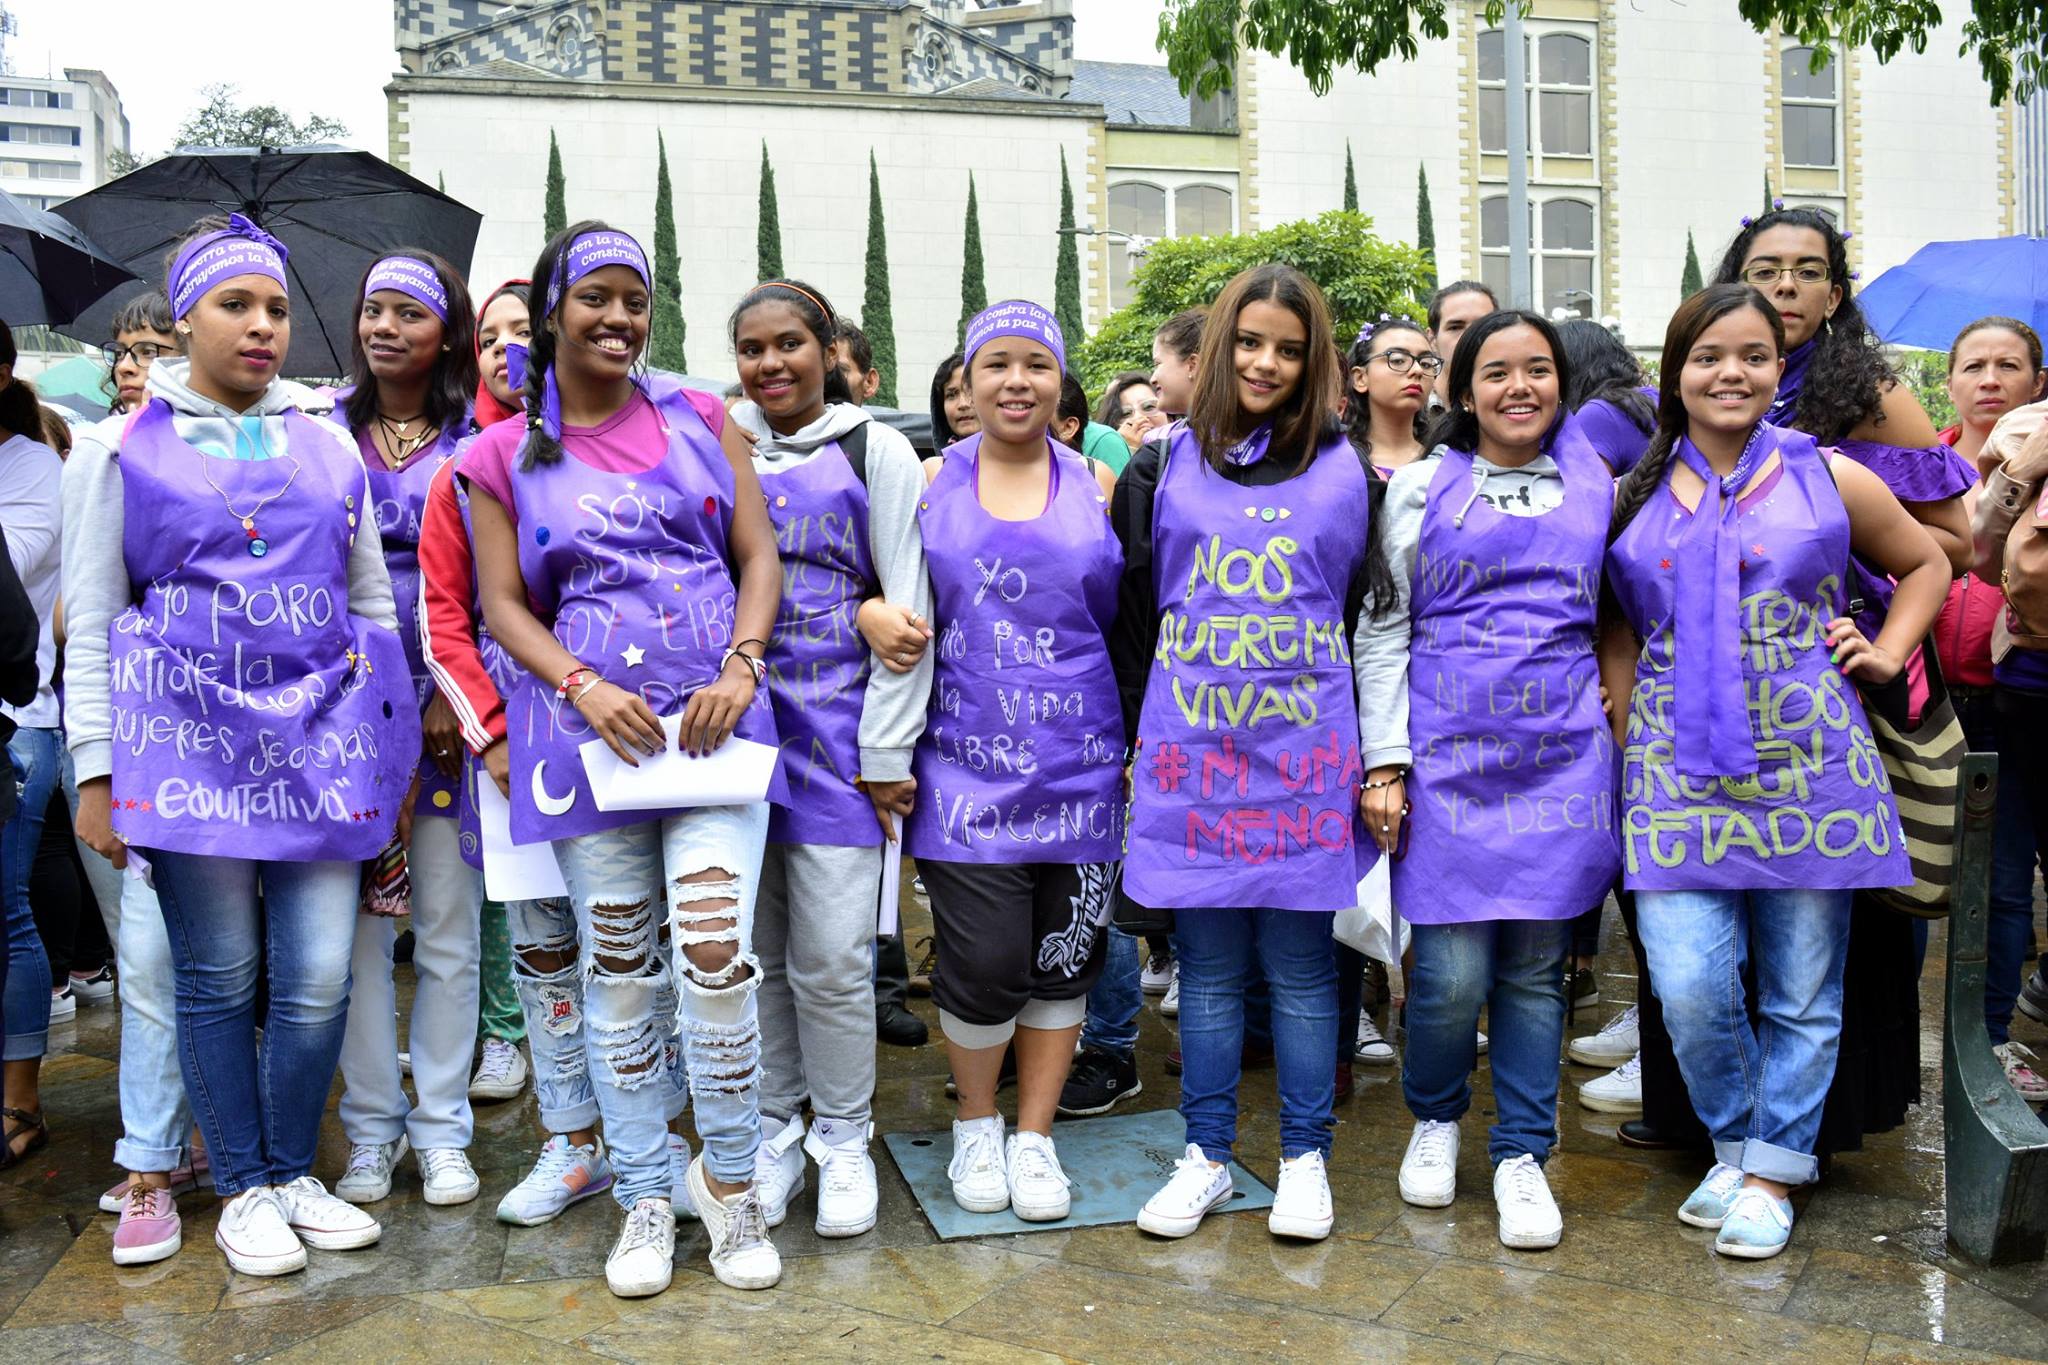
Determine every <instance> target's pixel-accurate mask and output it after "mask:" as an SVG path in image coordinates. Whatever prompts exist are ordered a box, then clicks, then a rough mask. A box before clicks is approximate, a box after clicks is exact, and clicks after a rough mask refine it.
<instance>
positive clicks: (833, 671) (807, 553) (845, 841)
mask: <svg viewBox="0 0 2048 1365" xmlns="http://www.w3.org/2000/svg"><path fill="white" fill-rule="evenodd" d="M754 473H755V474H756V476H758V477H759V478H760V480H761V494H762V496H763V497H765V498H766V499H767V500H768V517H769V519H770V520H771V521H773V522H774V523H775V539H776V543H777V546H778V547H779V548H780V550H781V552H782V607H781V609H780V611H779V612H778V613H777V614H776V617H775V643H774V646H773V648H771V649H770V650H769V651H768V696H769V700H770V701H771V702H772V703H773V704H774V707H775V733H776V734H777V735H778V736H779V737H780V738H781V740H782V770H783V773H784V774H785V775H786V776H787V777H788V779H789V794H790V804H789V805H787V806H777V807H776V808H775V809H774V810H773V811H772V812H771V813H770V815H769V817H768V837H769V838H770V839H771V840H774V841H775V842H777V843H796V844H834V845H838V846H840V847H852V848H875V847H878V846H879V845H880V844H881V842H882V826H881V822H880V821H878V820H876V818H875V807H874V803H873V802H871V801H869V800H868V797H867V793H866V792H864V791H862V790H861V789H860V788H858V787H856V786H854V785H853V782H854V779H855V778H857V777H859V776H860V717H861V709H862V705H863V703H865V701H866V700H867V686H868V647H867V642H866V641H865V640H863V639H862V638H861V634H860V630H859V627H858V625H857V623H856V619H855V618H856V617H857V616H858V615H859V613H860V604H861V603H862V602H863V601H865V600H866V599H867V598H868V597H870V596H872V595H873V594H874V593H875V592H876V591H877V588H876V587H875V570H874V562H873V555H872V553H871V551H870V549H869V546H868V490H867V487H866V485H864V484H862V483H861V481H860V479H859V477H858V476H856V475H855V474H854V472H853V466H852V465H851V464H849V463H847V459H846V456H845V455H844V454H842V453H841V452H840V449H839V447H838V445H837V444H833V445H829V446H827V447H826V448H824V449H823V450H820V451H818V452H816V453H815V454H813V455H812V456H811V458H809V459H808V460H805V461H803V462H802V463H801V464H796V465H788V466H783V467H781V468H777V467H775V466H772V465H769V464H767V463H766V462H764V461H761V460H758V459H757V460H755V461H754Z"/></svg>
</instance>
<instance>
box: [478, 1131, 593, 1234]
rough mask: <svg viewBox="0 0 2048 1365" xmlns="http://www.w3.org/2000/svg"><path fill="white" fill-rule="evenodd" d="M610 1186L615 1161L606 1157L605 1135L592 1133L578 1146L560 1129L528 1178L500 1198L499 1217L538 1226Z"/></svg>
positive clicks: (522, 1224) (504, 1220) (542, 1150)
mask: <svg viewBox="0 0 2048 1365" xmlns="http://www.w3.org/2000/svg"><path fill="white" fill-rule="evenodd" d="M611 1187H612V1163H611V1162H610V1161H609V1160H608V1159H607V1158H606V1157H605V1154H604V1139H603V1138H601V1137H595V1136H593V1137H592V1138H591V1140H590V1145H589V1146H587V1147H576V1146H572V1145H571V1144H570V1142H569V1139H568V1138H566V1137H564V1136H562V1135H561V1134H559V1133H558V1134H556V1135H555V1136H554V1137H551V1138H549V1139H548V1140H547V1143H546V1145H545V1146H543V1147H542V1148H541V1149H540V1160H538V1161H536V1162H534V1163H533V1169H532V1170H530V1171H528V1172H527V1173H526V1178H525V1179H524V1180H522V1181H520V1182H519V1183H518V1184H517V1185H514V1186H513V1187H512V1188H511V1189H509V1190H507V1191H506V1192H505V1197H504V1198H503V1199H500V1200H499V1201H498V1221H499V1222H501V1223H510V1224H512V1226H514V1227H519V1228H535V1227H539V1226H540V1225H541V1224H542V1223H545V1222H548V1221H549V1220H550V1219H553V1218H556V1217H558V1216H559V1215H560V1214H561V1212H562V1210H564V1209H566V1208H568V1207H569V1206H570V1205H571V1204H574V1203H577V1202H579V1201H581V1200H584V1199H588V1198H590V1196H591V1195H593V1194H603V1193H604V1192H605V1191H606V1190H608V1189H610V1188H611Z"/></svg>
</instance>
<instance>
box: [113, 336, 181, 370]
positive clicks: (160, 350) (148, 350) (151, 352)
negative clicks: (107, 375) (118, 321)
mask: <svg viewBox="0 0 2048 1365" xmlns="http://www.w3.org/2000/svg"><path fill="white" fill-rule="evenodd" d="M177 353H178V348H177V347H175V346H169V345H166V344H165V343H163V342H161V341H136V342H131V343H129V344H128V345H126V346H124V345H122V344H121V343H120V342H118V341H110V342H108V343H107V344H106V345H104V346H102V347H100V354H101V355H103V356H105V357H106V360H107V368H108V369H110V370H111V369H115V368H117V367H119V365H120V364H121V362H122V361H123V360H126V359H127V358H128V357H129V356H131V355H132V356H134V357H135V363H136V364H138V365H148V364H151V363H152V362H154V361H155V360H156V358H157V357H158V356H164V355H169V356H174V355H176V354H177Z"/></svg>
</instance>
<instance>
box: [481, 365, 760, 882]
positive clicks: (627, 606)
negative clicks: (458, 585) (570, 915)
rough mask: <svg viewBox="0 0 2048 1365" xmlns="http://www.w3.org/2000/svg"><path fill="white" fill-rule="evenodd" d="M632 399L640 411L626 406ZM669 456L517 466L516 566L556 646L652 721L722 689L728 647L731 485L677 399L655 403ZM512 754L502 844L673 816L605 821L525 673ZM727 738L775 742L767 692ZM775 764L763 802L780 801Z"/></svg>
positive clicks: (582, 733)
mask: <svg viewBox="0 0 2048 1365" xmlns="http://www.w3.org/2000/svg"><path fill="white" fill-rule="evenodd" d="M635 401H639V400H638V399H636V400H635ZM655 410H656V412H658V413H659V414H660V416H661V423H662V430H663V431H664V433H666V435H667V438H668V454H667V456H666V457H665V458H664V459H663V460H662V461H661V463H659V464H657V465H655V466H654V467H653V468H652V469H648V470H645V471H642V472H640V473H635V474H609V473H605V472H603V471H601V470H597V469H592V468H591V467H590V466H589V465H587V464H585V463H583V461H581V460H579V459H577V458H576V457H575V456H574V455H573V454H569V453H567V452H564V453H563V455H562V458H561V459H559V460H557V461H556V462H555V463H553V464H551V465H534V466H533V467H532V468H530V469H522V468H519V467H518V459H517V458H515V460H514V472H513V475H512V477H513V481H514V484H515V487H516V489H517V492H518V497H519V569H520V572H521V573H522V574H523V575H524V576H525V579H526V590H527V592H528V594H529V595H530V596H531V597H532V598H533V600H534V601H535V603H537V604H538V606H539V607H540V617H541V619H542V620H544V621H545V620H549V619H550V618H552V620H553V624H554V633H555V638H556V639H557V640H559V641H560V642H561V644H562V647H563V648H564V649H566V650H568V651H569V652H570V653H571V654H573V655H575V656H576V658H578V659H580V660H582V661H583V663H585V664H586V665H588V666H589V667H591V668H594V669H596V670H597V671H598V672H599V673H600V674H602V675H603V677H604V679H605V681H607V682H609V683H611V684H612V685H614V686H616V687H621V688H624V689H625V690H626V691H628V692H633V693H637V694H638V695H639V697H640V699H641V700H642V701H644V702H646V703H647V706H648V709H650V710H652V711H653V712H654V714H655V715H657V716H663V717H666V716H674V715H680V714H681V713H682V710H683V707H684V704H685V703H687V702H688V701H689V699H690V694H691V693H692V692H695V691H696V690H697V689H698V688H700V687H707V686H709V685H710V684H711V683H713V682H716V681H717V680H718V666H719V662H720V660H722V659H723V658H724V657H725V652H726V651H727V650H728V649H730V648H731V647H732V644H733V634H732V628H733V609H734V606H735V603H736V601H737V598H738V595H739V590H738V588H737V587H736V586H735V584H734V582H733V575H732V569H731V568H730V566H729V565H728V564H727V562H726V547H727V544H728V542H729V541H730V539H731V535H732V508H733V477H732V466H731V465H730V464H728V463H727V462H726V457H725V452H724V451H723V450H722V449H720V447H719V444H718V438H717V437H716V436H714V435H712V434H711V429H710V428H709V427H707V426H706V425H705V424H704V419H703V418H701V417H699V416H698V415H697V413H696V410H695V409H693V408H691V407H690V406H689V405H688V404H686V403H683V402H681V401H678V402H675V403H669V404H664V403H657V404H656V405H655ZM505 727H506V734H507V736H508V738H509V740H510V743H511V745H512V753H511V759H512V841H513V842H514V843H516V844H532V843H539V842H541V841H542V840H553V839H569V838H574V837H575V836H577V835H580V834H594V833H597V832H598V831H600V830H607V829H618V828H621V827H623V826H626V825H637V824H645V823H646V822H648V821H650V820H659V819H662V818H663V817H665V816H668V815H674V814H678V813H679V812H678V811H661V810H620V811H601V810H599V809H598V808H597V802H596V800H595V798H593V797H592V796H591V794H590V783H589V781H588V779H586V778H585V776H584V773H583V757H582V755H581V753H580V752H578V751H579V749H580V748H581V746H582V745H583V743H584V742H585V741H586V740H593V739H597V738H598V735H597V732H596V731H594V730H592V729H591V728H590V726H589V724H588V723H586V722H585V721H584V719H583V717H582V715H581V714H580V713H579V712H578V711H577V710H576V708H575V706H574V705H572V704H571V703H570V702H569V700H568V699H567V698H564V697H560V696H557V695H556V693H555V680H554V679H549V680H547V681H546V682H543V681H541V680H540V679H537V678H535V677H534V676H533V675H532V674H531V673H528V674H526V675H525V676H523V677H522V678H521V679H520V681H519V685H518V687H517V688H515V689H514V690H513V692H512V694H511V695H510V696H509V697H508V698H507V699H506V704H505ZM734 734H735V735H736V736H737V737H738V738H740V739H750V740H753V741H754V742H756V743H758V744H766V745H769V746H770V747H773V746H774V744H775V716H774V713H773V712H772V711H771V710H770V709H769V703H768V692H767V689H765V688H759V689H756V690H755V692H754V700H753V703H752V704H751V705H750V706H748V708H747V710H746V711H745V713H743V714H742V715H741V717H740V722H739V726H738V728H737V729H736V730H735V731H734ZM787 792H788V787H787V785H786V784H785V783H784V781H783V779H782V774H781V771H780V767H779V765H778V768H777V771H776V773H775V775H774V777H773V778H772V779H771V780H770V782H769V790H768V798H769V799H770V800H771V801H775V802H777V803H781V802H784V801H786V800H787Z"/></svg>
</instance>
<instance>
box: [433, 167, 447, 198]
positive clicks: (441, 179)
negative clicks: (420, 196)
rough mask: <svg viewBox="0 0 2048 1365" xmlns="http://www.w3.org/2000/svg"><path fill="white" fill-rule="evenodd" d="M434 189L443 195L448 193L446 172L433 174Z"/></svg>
mask: <svg viewBox="0 0 2048 1365" xmlns="http://www.w3.org/2000/svg"><path fill="white" fill-rule="evenodd" d="M434 188H435V189H437V190H439V191H441V193H443V194H446V193H448V172H446V171H436V172H435V173H434Z"/></svg>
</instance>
